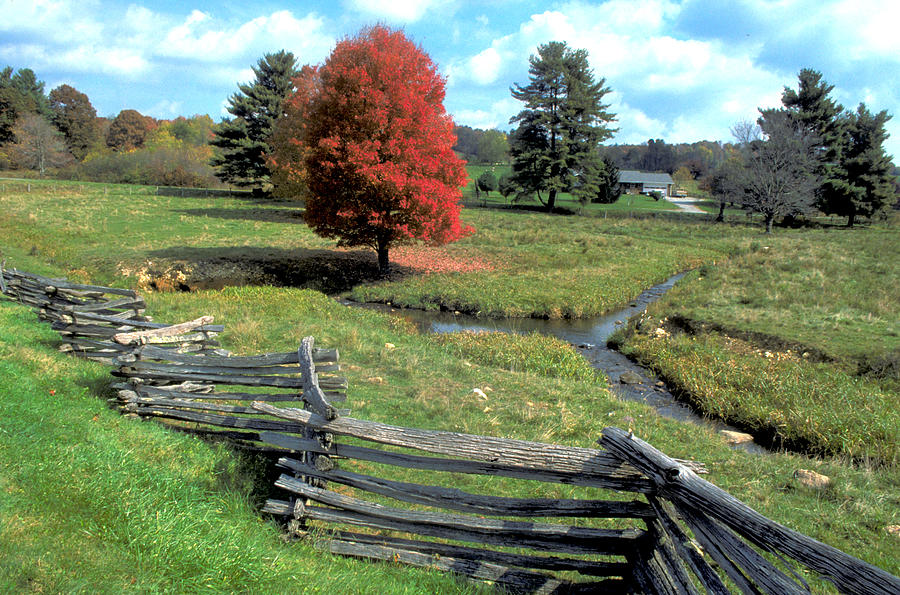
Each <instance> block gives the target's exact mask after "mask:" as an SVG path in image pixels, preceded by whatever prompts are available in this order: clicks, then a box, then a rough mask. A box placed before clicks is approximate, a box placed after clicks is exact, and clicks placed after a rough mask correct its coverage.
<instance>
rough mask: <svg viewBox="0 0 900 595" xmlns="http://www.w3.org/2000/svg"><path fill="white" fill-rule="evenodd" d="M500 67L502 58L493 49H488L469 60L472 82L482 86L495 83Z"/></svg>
mask: <svg viewBox="0 0 900 595" xmlns="http://www.w3.org/2000/svg"><path fill="white" fill-rule="evenodd" d="M502 66H503V58H502V57H501V56H500V52H498V51H497V50H496V49H495V48H488V49H486V50H484V51H483V52H481V53H480V54H477V55H476V56H474V57H473V58H472V59H471V60H469V68H470V69H471V76H472V80H474V81H475V82H476V83H479V84H482V85H487V84H490V83H493V82H495V81H496V80H497V78H498V77H499V75H500V68H501V67H502Z"/></svg>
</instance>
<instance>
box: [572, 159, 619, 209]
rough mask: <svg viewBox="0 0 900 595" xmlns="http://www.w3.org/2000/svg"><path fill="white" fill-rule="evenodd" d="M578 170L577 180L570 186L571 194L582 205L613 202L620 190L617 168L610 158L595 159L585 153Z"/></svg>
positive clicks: (617, 197)
mask: <svg viewBox="0 0 900 595" xmlns="http://www.w3.org/2000/svg"><path fill="white" fill-rule="evenodd" d="M585 157H586V158H585V159H584V161H583V163H582V164H581V167H580V168H579V171H578V181H577V183H576V184H575V185H574V186H573V188H572V194H573V195H575V197H576V198H577V199H578V201H579V202H580V203H581V204H582V206H583V205H585V204H587V203H589V202H599V203H603V204H610V203H614V202H616V201H617V200H618V199H619V196H620V195H621V194H622V191H621V189H620V187H619V168H618V167H616V164H615V163H613V162H612V160H611V159H609V158H606V157H604V158H603V159H597V158H595V156H594V155H585Z"/></svg>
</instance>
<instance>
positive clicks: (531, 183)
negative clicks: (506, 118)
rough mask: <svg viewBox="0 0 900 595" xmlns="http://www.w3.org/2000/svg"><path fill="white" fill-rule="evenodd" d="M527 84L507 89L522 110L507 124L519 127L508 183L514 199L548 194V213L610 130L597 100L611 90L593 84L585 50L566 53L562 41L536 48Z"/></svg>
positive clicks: (513, 139) (512, 139)
mask: <svg viewBox="0 0 900 595" xmlns="http://www.w3.org/2000/svg"><path fill="white" fill-rule="evenodd" d="M529 62H530V64H531V65H530V67H529V69H528V72H529V75H530V79H531V80H530V82H529V83H528V85H526V86H524V87H522V86H520V85H518V84H516V85H514V86H513V88H511V89H510V92H511V93H512V96H513V97H514V98H515V99H518V100H519V101H522V102H524V103H525V109H523V110H522V111H521V112H519V114H518V115H516V116H515V117H513V118H512V119H511V120H510V123H511V124H512V123H517V124H518V128H517V129H516V131H515V133H514V134H513V135H512V136H511V137H510V153H511V155H512V158H513V180H514V182H515V183H516V185H517V186H518V187H519V195H520V196H524V195H530V194H537V197H538V200H540V201H541V202H543V199H542V198H541V192H544V191H546V192H547V195H548V196H547V202H546V203H544V204H546V206H547V210H548V211H552V210H553V207H554V205H555V203H556V196H557V194H558V193H559V192H566V191H568V190H570V189H571V188H572V187H573V185H574V184H573V182H574V181H575V179H574V174H575V172H576V171H578V170H579V169H583V168H584V167H586V164H587V162H588V161H589V160H591V159H596V160H599V159H600V157H599V154H598V153H597V151H596V148H597V146H598V145H599V143H601V142H602V141H604V140H606V139H608V138H610V137H611V136H612V134H613V133H614V132H615V130H614V129H612V128H609V127H608V126H607V124H608V123H609V122H612V121H613V120H614V119H615V114H612V113H610V112H608V111H606V110H607V108H608V107H609V105H606V104H604V103H603V102H602V100H603V96H604V95H606V94H607V93H609V91H610V89H609V88H607V87H604V84H605V83H606V81H605V79H602V78H601V79H600V80H599V81H595V80H594V75H593V72H592V71H591V70H590V67H589V66H588V54H587V51H586V50H571V49H569V48H568V46H567V45H566V43H565V42H559V41H552V42H550V43H548V44H544V45H541V46H539V47H538V53H537V56H535V55H532V56H531V58H530V59H529Z"/></svg>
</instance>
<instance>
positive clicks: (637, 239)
mask: <svg viewBox="0 0 900 595" xmlns="http://www.w3.org/2000/svg"><path fill="white" fill-rule="evenodd" d="M0 206H2V209H0V234H2V237H3V238H4V239H3V241H2V244H0V245H2V250H3V258H5V259H6V261H7V266H16V267H19V268H21V269H23V270H30V271H34V272H38V273H43V274H51V275H65V276H68V277H70V278H72V279H78V280H83V281H92V282H96V283H103V284H110V285H117V286H127V287H142V286H143V288H144V293H145V294H146V295H147V299H148V313H151V314H152V315H153V316H154V318H155V319H157V320H171V321H176V320H186V319H189V318H194V317H197V316H200V315H203V314H211V315H213V316H215V317H216V322H218V323H222V324H224V325H225V329H226V331H225V332H224V333H223V334H222V335H221V340H222V343H223V345H224V346H225V347H226V348H228V349H230V350H232V351H234V352H236V353H242V354H250V353H259V352H264V351H278V350H290V349H294V348H296V345H297V344H298V342H299V339H300V338H301V337H302V336H305V335H314V336H315V337H316V342H317V344H318V345H322V346H336V347H339V348H340V349H341V354H342V361H343V362H344V363H345V369H346V375H347V376H348V378H349V380H350V387H351V388H350V402H349V403H348V406H350V407H352V409H353V414H354V416H357V417H360V418H365V419H372V420H377V421H385V422H390V423H396V424H401V425H411V426H418V427H426V428H434V429H449V430H457V431H463V432H472V433H482V434H489V435H497V436H507V437H515V438H522V439H529V440H540V441H548V442H557V443H562V444H569V445H574V446H585V447H590V446H593V445H594V442H595V440H596V439H597V437H598V436H599V434H600V431H601V430H602V428H603V427H605V426H607V425H618V426H628V425H631V426H633V427H634V431H635V433H636V434H637V435H639V436H641V437H642V438H644V439H645V440H647V441H649V442H650V443H651V444H654V445H655V446H657V447H658V448H660V449H661V450H663V451H664V452H666V453H667V454H669V455H671V456H675V457H680V458H685V459H696V460H699V461H702V462H704V463H705V464H706V466H707V467H708V468H709V470H710V473H709V475H708V476H707V479H709V480H710V481H712V482H714V483H715V484H717V485H719V486H720V487H722V488H724V489H726V490H728V491H730V492H731V493H732V494H734V495H735V496H736V497H738V498H740V499H742V500H744V501H745V502H747V503H748V504H749V505H750V506H752V507H754V508H756V509H757V510H759V511H760V512H762V513H763V514H765V515H767V516H769V517H770V518H773V519H775V520H778V521H779V522H782V523H784V524H786V525H788V526H789V527H791V528H794V529H796V530H799V531H802V532H804V533H807V534H808V535H811V536H813V537H815V538H817V539H819V540H821V541H824V542H826V543H829V544H831V545H834V546H835V547H838V548H841V549H843V550H845V551H847V552H848V553H851V554H853V555H856V556H859V557H861V558H863V559H865V560H867V561H869V562H871V563H874V564H877V565H879V566H881V567H882V568H885V569H886V570H888V571H890V572H893V573H894V574H897V573H898V572H900V555H898V551H900V548H898V547H897V539H898V538H897V537H896V536H895V535H892V534H890V533H889V532H888V531H887V528H888V527H889V526H895V525H898V524H900V496H898V494H900V489H898V487H900V471H898V466H897V462H898V460H897V450H898V442H900V440H898V436H897V432H898V427H900V423H897V417H896V416H897V413H896V397H897V384H896V379H895V376H891V374H892V373H891V371H890V370H891V365H890V362H891V361H892V359H891V358H892V354H893V353H894V352H895V350H896V349H897V328H896V321H897V320H898V319H900V316H898V312H897V309H898V307H900V306H898V303H900V299H898V296H897V287H900V284H898V283H897V274H898V272H897V266H896V262H898V260H897V258H896V256H897V254H896V253H897V250H898V247H897V241H896V231H895V228H893V227H890V226H886V225H885V226H874V227H871V228H868V229H859V230H839V229H833V230H832V229H813V230H778V231H777V232H776V234H774V235H773V236H772V237H766V236H762V235H760V232H759V229H758V228H757V227H754V226H750V225H748V224H745V223H744V222H743V220H739V221H737V222H735V223H730V224H727V225H724V226H722V225H713V224H712V223H710V222H709V219H708V218H704V217H699V218H688V217H686V216H683V215H681V214H674V215H668V214H666V213H662V212H655V211H651V212H649V213H647V214H645V215H640V214H629V213H628V212H627V211H626V212H621V213H613V212H609V213H599V212H598V213H586V214H585V215H583V216H561V215H547V214H543V213H537V212H532V211H527V210H510V209H490V208H489V209H474V208H469V209H466V210H465V211H464V218H465V220H466V222H467V223H469V224H471V225H473V226H474V227H475V228H476V230H477V233H476V234H475V235H473V236H471V237H469V238H467V239H465V240H463V241H461V242H459V243H457V244H454V245H451V246H447V247H443V248H439V249H431V250H425V251H422V252H421V253H419V254H416V253H414V252H407V253H398V258H400V259H401V260H402V261H403V262H405V263H406V264H399V263H398V264H399V266H398V268H399V273H396V274H395V275H394V276H393V277H392V278H390V279H388V280H378V279H376V278H375V277H374V276H373V275H372V273H371V271H370V270H369V269H367V268H366V266H368V265H367V263H369V264H370V265H372V266H374V257H372V256H371V255H368V254H365V253H356V252H354V251H342V250H336V249H335V248H334V247H333V243H331V242H327V241H325V240H322V239H320V238H317V237H316V236H314V235H312V234H311V233H310V232H309V230H308V229H307V228H306V226H305V225H304V224H303V223H302V205H300V204H296V203H285V202H282V203H279V202H259V201H253V200H247V199H239V198H227V197H223V198H180V197H159V196H154V195H153V194H152V189H148V188H144V187H129V186H102V185H89V184H81V183H60V182H33V183H32V186H31V191H30V192H29V191H27V188H26V187H23V185H22V183H21V182H3V181H0ZM423 255H424V256H423ZM413 256H419V258H418V259H417V258H413ZM242 262H247V263H250V270H248V269H247V268H240V267H239V264H240V263H242ZM350 266H354V267H356V268H355V269H354V270H353V271H348V270H345V269H347V268H348V267H350ZM685 269H695V270H694V272H693V273H691V274H690V275H689V276H688V277H687V278H686V279H685V280H684V282H682V283H680V284H679V285H678V286H676V289H675V290H673V291H672V292H670V294H669V295H668V296H667V297H666V298H664V299H663V300H661V301H660V302H658V303H657V304H656V305H654V306H653V309H652V311H651V312H650V313H649V314H648V315H647V316H646V317H645V319H644V321H643V323H642V324H641V325H640V328H638V325H635V327H634V328H633V329H631V331H630V332H628V333H625V334H623V335H622V336H621V337H619V341H620V343H621V344H622V349H624V350H627V352H628V353H630V354H632V355H633V356H634V357H636V358H639V359H642V360H644V361H646V362H647V363H648V364H649V365H651V366H652V367H654V368H656V369H658V370H660V371H661V372H662V373H663V374H664V375H665V377H666V378H667V380H668V381H670V382H672V383H673V384H674V385H675V386H680V387H681V388H682V389H683V391H684V393H685V397H686V398H690V399H693V400H695V405H696V406H697V407H698V408H701V409H703V408H707V410H708V411H709V412H710V413H711V414H715V415H721V416H724V417H734V418H739V419H744V420H745V421H744V422H743V424H744V425H745V426H747V427H749V426H751V425H752V420H754V419H755V420H762V421H765V422H766V423H767V426H766V427H767V428H775V429H777V430H778V431H780V432H782V433H783V438H782V439H781V440H782V442H783V443H784V444H785V445H788V446H792V447H797V449H798V450H806V451H811V452H813V453H815V454H816V455H818V456H815V457H812V456H808V455H806V454H800V453H798V452H792V451H781V452H776V453H773V454H769V455H765V456H758V455H751V454H747V453H744V452H741V451H735V450H732V449H730V448H729V447H728V446H727V445H726V444H725V442H724V440H723V439H722V438H721V437H720V436H718V435H717V434H715V433H714V432H712V431H711V430H707V429H705V428H701V427H697V426H693V425H688V424H682V423H679V422H675V421H672V420H668V419H665V418H662V417H660V416H658V415H657V414H655V413H654V412H653V411H652V410H651V409H649V408H648V407H646V406H643V405H640V404H637V403H626V402H622V401H619V400H617V399H615V398H614V397H613V396H611V394H610V393H609V391H608V388H607V382H606V379H605V378H603V377H600V376H598V375H597V374H595V373H594V372H593V370H591V369H590V368H589V367H588V366H587V364H586V362H585V361H584V360H583V359H581V358H580V357H578V356H577V354H575V352H574V350H573V349H572V348H571V347H570V346H568V345H566V344H564V343H562V342H559V341H556V340H552V339H547V338H544V337H536V336H524V337H517V336H487V337H483V336H472V335H462V334H461V335H451V336H442V337H438V336H430V335H422V334H419V333H418V332H417V331H416V330H415V329H413V328H411V327H410V326H409V325H408V324H406V323H404V322H403V321H402V320H400V319H397V318H393V317H391V316H389V315H387V314H381V313H377V312H371V311H365V310H359V309H349V308H346V307H343V306H341V305H339V304H338V303H337V302H336V301H334V300H332V299H330V298H329V297H327V296H326V295H324V294H323V293H322V292H321V291H319V290H318V289H323V288H324V289H328V290H330V292H331V293H342V294H347V295H352V296H353V297H357V298H360V299H379V300H382V301H390V302H392V303H393V304H396V305H409V306H416V307H427V308H441V307H443V308H449V309H458V310H461V311H462V310H465V311H469V312H478V313H481V314H482V315H493V316H505V315H517V316H544V317H550V316H588V315H590V314H593V313H597V312H602V311H606V310H609V309H611V308H613V307H616V306H619V305H622V304H623V303H627V301H628V300H629V299H631V297H633V296H634V295H637V293H639V292H640V290H641V289H643V288H645V287H647V286H649V285H652V284H654V283H656V282H658V281H661V280H663V279H665V278H666V277H668V276H670V275H671V274H673V273H675V272H678V271H681V270H685ZM308 270H312V271H313V273H309V272H306V273H304V271H308ZM172 271H177V272H180V274H181V281H180V282H182V283H183V285H184V286H185V287H190V285H191V284H192V283H196V285H195V287H194V288H193V289H194V291H191V292H187V291H163V292H159V291H156V292H154V291H147V288H148V287H149V286H150V285H149V284H150V283H151V282H153V281H154V279H156V280H161V279H163V278H168V279H170V280H171V279H172V278H174V277H173V274H172ZM323 271H324V272H327V273H328V274H331V275H333V277H334V279H333V280H332V281H330V282H329V283H327V284H324V285H327V287H323V284H322V281H321V279H316V278H315V276H316V275H320V274H321V273H322V272H323ZM429 271H433V272H429ZM167 272H168V276H166V275H167ZM304 275H305V276H304ZM201 281H202V282H203V283H207V284H208V286H209V287H213V286H214V285H215V283H214V282H217V283H219V284H220V285H221V286H223V288H222V289H217V288H209V289H203V288H202V284H203V283H201ZM265 281H271V283H264V282H265ZM286 281H291V282H293V284H295V285H306V286H307V288H305V289H304V288H300V287H290V286H278V285H279V284H280V285H290V284H291V283H286ZM317 284H319V285H318V287H317ZM666 319H668V320H666ZM656 329H662V330H663V332H664V333H665V334H664V335H663V334H658V333H657V332H656ZM388 344H390V345H393V347H390V348H389V347H388ZM55 346H56V341H55V337H54V334H53V333H52V332H51V331H49V330H48V329H46V328H45V327H43V326H41V324H40V323H38V322H37V320H36V318H35V316H34V314H33V313H31V312H29V311H28V310H27V309H25V308H24V307H22V306H20V305H18V304H13V303H11V302H9V301H7V300H4V301H2V302H0V350H2V354H3V357H2V358H0V366H2V368H0V369H2V373H0V375H2V378H3V382H2V386H3V388H2V389H0V390H2V396H0V433H2V434H3V440H2V441H0V485H2V487H3V489H2V490H0V588H2V590H9V591H23V590H24V591H29V590H30V591H36V592H40V591H43V592H60V591H79V590H82V591H84V590H90V591H101V592H102V591H106V592H173V591H175V592H177V591H185V590H189V591H200V590H202V591H208V592H233V591H251V592H273V593H274V592H317V591H320V590H321V591H324V590H328V591H334V590H335V589H337V590H338V591H340V592H360V593H362V592H372V591H373V590H377V591H379V592H388V593H403V592H410V593H412V592H476V591H477V589H476V588H475V587H472V586H469V585H465V584H462V583H459V582H457V581H456V580H454V579H452V578H450V577H445V576H441V575H437V574H434V573H429V572H425V571H419V570H412V569H407V568H402V567H399V566H395V565H390V564H369V563H364V562H356V561H351V560H345V559H340V558H336V557H333V556H330V555H325V554H322V553H320V552H317V551H315V550H314V549H312V548H311V547H310V545H309V544H308V543H306V542H302V541H301V542H297V543H289V544H287V543H284V542H282V540H281V539H280V537H279V528H278V527H277V526H276V525H275V524H274V523H272V522H270V521H268V520H266V519H263V518H262V517H261V516H260V514H259V513H258V512H257V510H258V507H259V505H260V503H261V502H262V500H263V499H264V497H265V495H266V493H267V490H268V486H269V485H270V480H271V478H267V477H264V474H263V473H262V472H261V471H260V462H259V461H258V460H253V459H248V458H246V457H240V456H238V455H236V454H235V453H234V452H231V451H230V450H228V449H227V448H225V447H223V446H221V445H215V444H209V443H205V442H202V441H199V440H195V439H193V438H190V437H186V436H179V435H175V434H172V433H171V432H168V431H165V430H164V429H163V428H161V427H159V426H157V425H155V424H152V423H141V422H137V421H133V420H130V419H126V418H122V417H120V416H119V415H118V413H116V412H114V411H112V410H110V409H109V408H108V407H107V406H106V401H105V399H106V398H108V397H110V396H111V395H110V391H109V388H108V383H109V380H110V379H109V375H108V370H107V369H106V368H105V367H103V366H102V365H100V364H95V363H92V362H83V361H76V360H74V359H72V358H67V357H65V356H64V355H62V354H59V353H57V352H56V350H55ZM788 349H790V350H791V353H792V354H795V356H790V357H789V356H787V355H785V354H787V352H788ZM804 351H805V352H806V353H808V354H811V355H809V356H807V357H806V359H804V358H803V353H804ZM767 352H768V353H770V354H773V355H772V356H767V355H766V353H767ZM775 354H778V355H775ZM867 362H868V363H867ZM867 365H868V366H869V367H868V368H866V366H867ZM868 369H876V373H871V370H870V371H869V372H866V370H868ZM474 388H479V389H481V390H482V392H484V393H485V394H486V395H487V396H488V399H487V401H484V400H483V399H481V398H480V397H478V395H477V393H474V392H473V389H474ZM851 389H852V390H851ZM786 394H787V395H788V396H790V399H788V398H787V397H785V395H786ZM748 395H757V397H756V398H757V401H758V402H759V403H761V404H762V407H761V408H753V407H749V406H747V407H745V409H749V411H741V412H740V413H739V414H737V413H730V412H729V410H728V407H736V406H738V405H742V406H743V403H744V402H745V401H746V400H747V398H748ZM810 395H812V398H810ZM826 395H833V397H834V398H833V399H832V400H829V401H825V400H824V399H825V396H826ZM847 395H850V396H852V398H853V399H855V400H854V401H852V402H849V401H845V400H844V399H847V398H848V396H847ZM714 399H718V400H719V401H725V402H726V403H725V404H721V405H720V404H719V403H718V402H715V401H714ZM704 402H705V403H706V404H705V405H704ZM848 403H850V404H849V405H848ZM776 412H780V414H779V415H781V417H778V416H777V415H775V413H776ZM857 412H858V413H859V414H858V415H857V414H856V413H857ZM826 418H827V419H826ZM826 421H827V422H828V424H830V425H824V424H825V422H826ZM804 426H810V427H807V428H806V429H805V430H804V432H805V433H804V435H803V436H802V437H794V436H793V435H792V434H790V433H789V432H792V431H794V430H795V429H796V428H801V429H803V428H804ZM810 428H811V429H810ZM823 428H824V429H823ZM766 431H771V430H769V429H767V430H766ZM821 436H828V437H831V436H835V437H836V439H835V440H833V441H831V442H825V441H822V440H821ZM859 437H862V438H863V440H858V438H859ZM817 440H818V442H817ZM854 440H855V441H854ZM776 442H777V440H776ZM798 468H805V469H813V470H815V471H817V472H819V473H823V474H825V475H828V476H829V477H831V478H832V480H833V483H832V486H831V487H830V488H829V489H827V490H825V491H824V492H820V491H815V490H811V489H809V488H806V487H804V486H802V485H800V484H798V483H797V482H796V480H794V479H793V477H792V474H793V472H794V470H796V469H798ZM458 480H459V478H454V481H458ZM455 485H456V484H455ZM476 487H477V486H476ZM482 487H483V486H482ZM472 489H475V487H473V488H472ZM488 489H492V490H496V489H505V484H502V485H501V486H499V487H498V486H494V485H492V486H490V487H489V488H488ZM518 489H520V490H524V489H523V488H521V487H520V488H518ZM535 489H536V490H537V488H535ZM525 491H527V490H525ZM525 491H523V492H519V493H515V494H510V495H526V494H525ZM527 494H528V495H531V496H533V495H535V494H534V493H532V492H531V491H527ZM541 495H543V494H541ZM547 495H548V496H555V497H559V496H561V495H563V494H547ZM110 577H112V578H110ZM324 577H327V578H324ZM814 590H815V591H816V592H821V591H827V590H828V588H827V586H824V585H822V584H821V583H816V582H814Z"/></svg>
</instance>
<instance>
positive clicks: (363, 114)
mask: <svg viewBox="0 0 900 595" xmlns="http://www.w3.org/2000/svg"><path fill="white" fill-rule="evenodd" d="M294 82H295V85H296V88H297V90H296V92H295V93H294V94H293V95H292V96H290V97H289V98H288V99H287V101H286V102H285V104H284V109H285V115H284V116H283V117H282V118H280V120H279V121H278V122H277V123H276V128H275V132H274V135H273V142H272V144H273V147H274V150H273V153H272V155H270V156H269V164H270V168H271V169H272V170H273V180H274V181H275V183H276V184H278V185H282V186H287V187H288V188H290V190H293V191H296V190H297V189H298V188H300V187H302V188H303V190H304V194H305V195H306V197H307V201H306V221H307V223H308V224H309V225H310V227H312V229H313V230H314V231H315V232H316V233H317V234H319V235H321V236H323V237H328V238H338V240H339V242H338V245H340V246H370V247H372V248H373V249H374V250H375V252H376V253H377V254H378V267H379V270H380V271H381V272H382V274H384V273H386V272H387V270H388V267H389V264H390V261H389V258H388V250H389V249H390V248H391V246H396V245H400V244H409V243H412V242H415V241H416V240H421V241H424V242H426V243H428V244H432V245H440V244H446V243H448V242H453V241H455V240H458V239H460V238H462V237H464V236H466V235H468V234H470V233H472V231H473V230H472V228H471V227H463V225H462V223H461V222H460V217H459V212H460V204H459V200H460V198H461V196H462V195H461V187H462V186H463V185H464V184H465V180H466V171H465V168H464V164H463V161H461V160H460V159H459V158H458V157H456V155H455V154H454V153H453V150H452V149H451V147H452V146H453V144H454V142H455V136H454V134H453V121H452V120H451V118H450V116H449V115H448V114H447V113H446V112H445V111H444V106H443V101H444V86H445V81H444V78H443V77H442V76H441V75H440V73H438V71H437V67H436V65H435V64H434V63H433V62H432V61H431V58H429V56H428V54H426V53H425V52H424V51H423V50H422V49H421V48H420V47H418V46H417V45H416V44H414V43H413V42H412V41H410V40H409V39H408V38H407V37H406V36H405V35H404V34H403V33H402V32H401V31H395V30H391V29H389V28H387V27H384V26H375V27H370V28H366V29H364V30H362V31H361V32H360V33H359V34H358V35H357V36H356V37H352V38H348V39H344V40H343V41H341V42H339V43H338V44H337V46H335V48H334V50H333V52H332V53H331V55H330V56H329V57H328V59H327V60H326V61H325V62H324V64H322V65H321V66H318V67H310V66H307V67H304V68H303V69H302V71H301V73H300V75H299V76H298V77H297V78H296V79H295V80H294Z"/></svg>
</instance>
